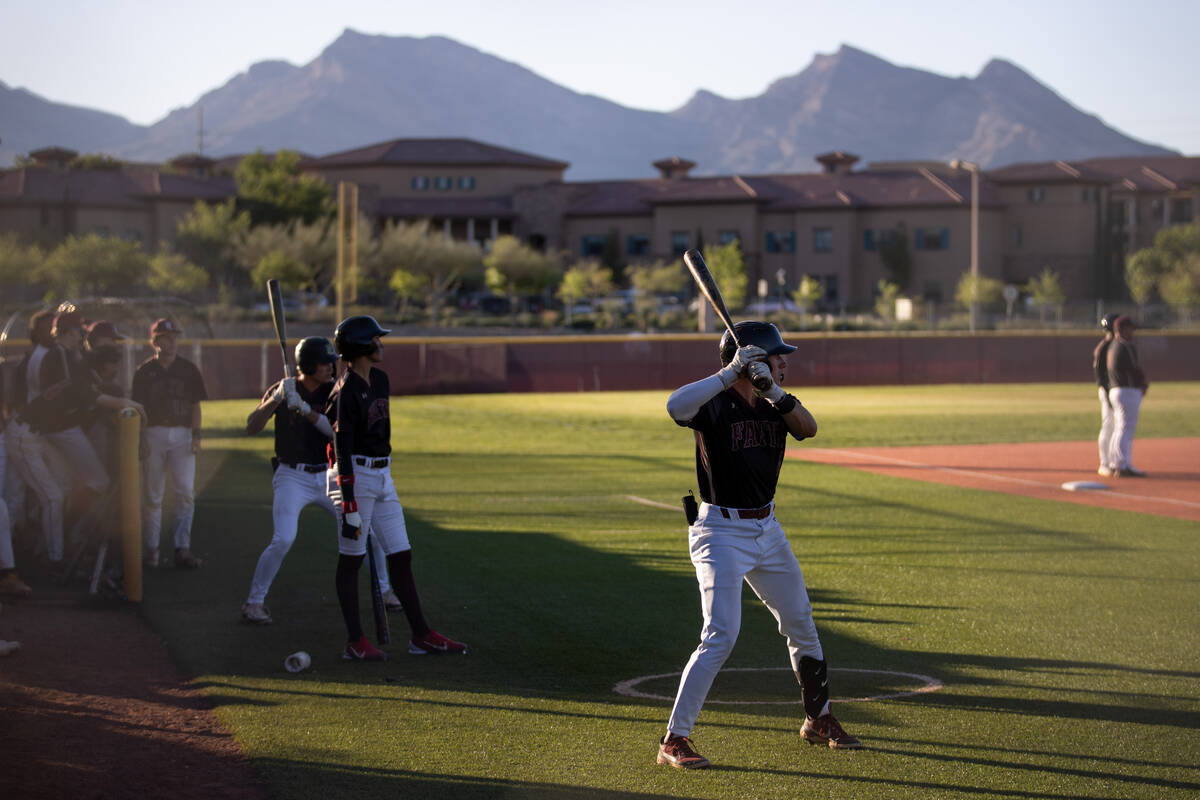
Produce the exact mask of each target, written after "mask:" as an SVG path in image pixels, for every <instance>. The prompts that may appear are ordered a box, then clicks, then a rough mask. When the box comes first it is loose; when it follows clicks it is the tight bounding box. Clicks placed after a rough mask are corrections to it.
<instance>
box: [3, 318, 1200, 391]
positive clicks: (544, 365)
mask: <svg viewBox="0 0 1200 800" xmlns="http://www.w3.org/2000/svg"><path fill="white" fill-rule="evenodd" d="M785 338H786V339H787V340H788V341H790V342H793V343H794V344H796V345H797V346H798V348H799V349H798V350H797V351H796V352H795V353H794V354H793V355H792V356H790V357H789V374H788V383H789V384H791V385H793V386H864V385H901V384H934V383H1026V382H1029V383H1055V382H1066V383H1070V382H1089V381H1091V380H1092V367H1091V358H1092V348H1093V347H1095V344H1096V342H1097V341H1098V340H1099V337H1098V336H1096V335H1094V334H1079V333H1063V334H1013V333H983V334H919V333H913V334H897V335H880V334H855V333H835V334H828V333H805V334H787V335H786V337H785ZM1136 343H1137V346H1138V350H1139V352H1140V354H1141V357H1142V362H1143V366H1144V367H1145V370H1146V373H1147V376H1148V377H1149V379H1150V380H1151V381H1152V382H1153V381H1166V380H1200V334H1196V333H1171V332H1158V331H1141V332H1139V333H1138V334H1137V338H1136ZM23 344H24V343H21V342H9V343H6V345H5V347H4V350H3V352H4V354H5V355H8V356H10V358H9V360H8V364H9V366H10V367H11V366H13V365H15V363H16V359H15V358H12V356H19V354H20V353H21V351H22V349H23V348H22V345H23ZM180 353H181V354H182V355H183V356H184V357H186V358H189V359H191V360H193V361H194V362H196V364H198V365H199V366H200V369H201V371H202V372H203V374H204V380H205V384H206V386H207V388H208V394H209V397H210V398H212V399H223V398H235V397H255V396H258V395H261V394H262V392H263V391H265V389H266V387H267V386H269V385H270V384H271V383H272V382H273V381H275V380H276V379H277V378H279V377H281V376H282V374H283V367H282V363H281V356H280V352H279V344H278V342H275V341H258V340H184V341H183V342H181V343H180ZM150 355H152V353H151V351H150V348H149V346H148V345H137V344H134V343H132V342H131V343H127V344H126V350H125V358H124V362H123V364H122V373H123V375H122V377H123V379H124V381H125V385H129V379H130V377H131V376H132V372H133V369H134V367H135V366H136V365H137V364H138V363H140V362H141V361H142V360H143V359H145V358H148V357H149V356H150ZM717 366H718V362H717V337H716V335H715V334H707V335H706V334H661V335H656V334H650V335H636V334H634V335H628V334H625V335H594V336H520V337H494V338H493V337H470V338H450V337H446V338H419V339H418V338H404V337H389V338H387V339H385V340H384V362H383V367H384V368H385V369H386V370H387V371H388V375H389V377H390V379H391V385H392V392H393V393H394V394H465V393H481V392H579V391H620V390H638V389H673V388H675V387H677V386H680V385H682V384H684V383H686V382H688V381H691V380H695V379H696V378H698V377H701V376H703V375H706V374H708V373H710V372H712V371H714V370H715V368H716V367H717ZM9 385H11V383H9Z"/></svg>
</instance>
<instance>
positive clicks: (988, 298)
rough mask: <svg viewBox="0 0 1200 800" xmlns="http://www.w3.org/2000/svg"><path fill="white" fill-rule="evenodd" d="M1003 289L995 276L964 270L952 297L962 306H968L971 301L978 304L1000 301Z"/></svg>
mask: <svg viewBox="0 0 1200 800" xmlns="http://www.w3.org/2000/svg"><path fill="white" fill-rule="evenodd" d="M1003 291H1004V287H1003V286H1002V285H1001V283H1000V281H998V280H996V279H995V278H989V277H987V276H986V275H972V274H971V273H970V272H964V273H963V275H962V277H961V278H959V280H958V286H956V287H955V289H954V299H955V301H957V302H958V304H959V305H961V306H963V307H964V308H970V307H971V303H973V302H974V303H979V304H980V305H987V304H988V303H998V302H1000V298H1001V296H1002V292H1003Z"/></svg>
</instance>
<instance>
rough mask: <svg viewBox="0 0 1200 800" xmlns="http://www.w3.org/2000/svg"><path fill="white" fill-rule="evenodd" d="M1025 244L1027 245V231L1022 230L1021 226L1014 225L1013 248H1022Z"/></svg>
mask: <svg viewBox="0 0 1200 800" xmlns="http://www.w3.org/2000/svg"><path fill="white" fill-rule="evenodd" d="M1024 243H1025V231H1024V230H1022V228H1021V226H1020V225H1013V226H1012V246H1013V247H1020V246H1021V245H1022V244H1024Z"/></svg>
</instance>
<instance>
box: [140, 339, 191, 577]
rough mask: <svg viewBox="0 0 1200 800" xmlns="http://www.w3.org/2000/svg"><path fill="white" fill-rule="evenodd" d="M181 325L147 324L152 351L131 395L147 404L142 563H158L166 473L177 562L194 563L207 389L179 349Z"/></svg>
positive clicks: (177, 563) (141, 369)
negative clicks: (198, 456) (173, 509)
mask: <svg viewBox="0 0 1200 800" xmlns="http://www.w3.org/2000/svg"><path fill="white" fill-rule="evenodd" d="M180 333H181V331H180V329H179V326H178V325H176V324H175V322H174V321H173V320H170V319H159V320H156V321H155V322H154V324H153V325H151V326H150V344H152V345H153V346H154V355H153V356H152V357H151V358H149V359H147V360H146V361H144V362H142V364H141V365H139V366H138V368H137V371H136V372H134V374H133V399H134V400H136V401H138V402H139V403H141V404H142V405H143V406H145V408H146V417H147V423H146V449H147V453H148V455H147V457H146V463H145V484H146V505H145V507H144V509H143V514H142V535H143V538H144V540H145V543H146V549H147V552H146V563H147V564H148V565H149V566H151V567H155V566H158V563H159V558H158V542H159V537H160V534H161V532H162V502H163V493H164V492H165V491H166V481H167V474H168V473H170V475H171V487H172V488H173V489H174V490H175V497H176V501H177V503H178V509H177V511H176V518H175V529H174V533H173V536H172V538H173V540H174V545H175V566H177V567H182V568H184V569H196V568H197V567H199V566H200V559H198V558H196V557H195V556H194V555H192V550H191V547H192V516H193V514H194V513H195V489H194V485H195V482H196V454H197V453H198V452H200V422H201V418H200V401H202V400H206V399H207V398H208V394H207V392H206V391H205V389H204V378H203V377H202V376H201V374H200V370H199V369H197V367H196V365H195V364H193V363H192V362H190V361H188V360H187V359H186V358H183V357H182V356H180V355H179V353H178V348H179V334H180Z"/></svg>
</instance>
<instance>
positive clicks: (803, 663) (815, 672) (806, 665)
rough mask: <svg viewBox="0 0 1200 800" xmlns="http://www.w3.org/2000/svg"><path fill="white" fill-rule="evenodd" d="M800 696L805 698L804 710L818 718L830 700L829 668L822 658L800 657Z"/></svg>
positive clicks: (798, 676) (798, 674) (798, 675)
mask: <svg viewBox="0 0 1200 800" xmlns="http://www.w3.org/2000/svg"><path fill="white" fill-rule="evenodd" d="M796 677H797V678H799V679H800V697H801V698H803V700H804V711H805V713H807V714H808V716H810V717H812V718H813V719H816V718H817V717H818V716H820V714H821V711H822V710H823V709H824V708H825V703H826V701H827V700H829V668H828V667H827V666H826V664H825V661H824V660H823V659H822V660H821V661H818V660H817V659H815V658H813V657H812V656H802V657H801V658H800V672H799V673H797V675H796Z"/></svg>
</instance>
